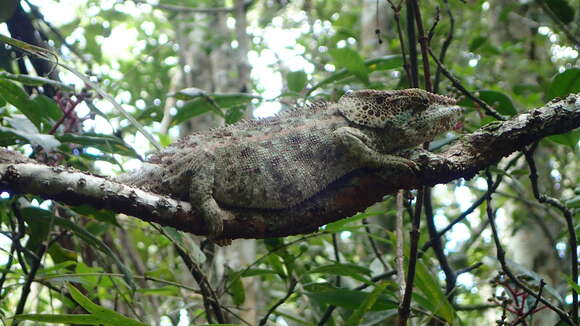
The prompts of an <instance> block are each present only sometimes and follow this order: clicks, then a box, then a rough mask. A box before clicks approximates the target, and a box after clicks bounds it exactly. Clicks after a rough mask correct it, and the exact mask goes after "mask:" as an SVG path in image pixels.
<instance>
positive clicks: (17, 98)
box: [0, 78, 43, 130]
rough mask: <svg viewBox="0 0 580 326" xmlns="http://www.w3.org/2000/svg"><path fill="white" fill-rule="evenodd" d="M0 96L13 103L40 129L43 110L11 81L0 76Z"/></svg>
mask: <svg viewBox="0 0 580 326" xmlns="http://www.w3.org/2000/svg"><path fill="white" fill-rule="evenodd" d="M0 97H2V98H3V99H4V100H5V101H6V102H8V103H10V104H12V105H14V107H16V108H17V109H18V110H19V111H20V112H22V113H23V114H24V115H25V116H26V117H27V118H28V119H29V120H30V121H32V123H34V125H35V126H36V127H37V128H38V129H39V130H40V129H41V121H42V118H41V117H42V115H43V112H42V111H41V110H39V107H38V106H37V105H36V104H35V103H34V102H33V101H32V100H30V98H29V97H28V94H26V92H25V91H24V90H23V89H22V88H20V87H19V86H18V85H16V84H14V83H13V82H11V81H8V80H6V79H2V78H0Z"/></svg>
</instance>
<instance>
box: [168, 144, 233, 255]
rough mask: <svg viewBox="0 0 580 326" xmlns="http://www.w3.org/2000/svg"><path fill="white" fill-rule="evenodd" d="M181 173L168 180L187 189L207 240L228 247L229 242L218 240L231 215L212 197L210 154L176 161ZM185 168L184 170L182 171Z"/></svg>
mask: <svg viewBox="0 0 580 326" xmlns="http://www.w3.org/2000/svg"><path fill="white" fill-rule="evenodd" d="M174 164H178V165H181V171H182V172H181V173H179V174H178V175H176V176H171V177H169V178H172V179H176V180H180V181H182V182H184V183H183V186H184V187H187V188H186V189H187V191H188V199H189V202H190V203H191V205H192V207H193V208H195V209H196V210H197V212H198V213H199V214H200V215H201V218H202V219H203V220H204V222H205V224H206V225H207V230H208V238H209V239H210V240H211V241H213V242H215V243H217V244H218V245H228V244H229V243H231V240H227V239H219V238H220V236H221V235H222V234H223V229H224V219H226V218H228V217H230V215H231V213H229V212H227V211H225V210H223V209H222V208H221V207H220V206H219V204H218V203H217V202H216V200H215V199H214V197H213V188H214V176H215V175H214V173H215V167H214V161H213V157H212V156H211V155H210V154H206V155H200V154H199V153H198V154H196V155H195V156H190V157H188V158H187V159H186V160H177V161H176V162H175V163H174ZM184 167H185V169H184Z"/></svg>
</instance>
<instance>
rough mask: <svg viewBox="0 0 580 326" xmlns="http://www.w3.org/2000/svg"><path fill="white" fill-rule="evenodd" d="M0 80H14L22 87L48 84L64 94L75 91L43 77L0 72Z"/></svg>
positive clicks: (70, 87)
mask: <svg viewBox="0 0 580 326" xmlns="http://www.w3.org/2000/svg"><path fill="white" fill-rule="evenodd" d="M0 78H4V79H10V80H14V81H17V82H20V83H22V84H24V85H29V86H42V85H46V84H48V85H52V86H55V87H57V88H60V89H62V90H63V91H66V92H73V91H74V90H75V89H74V87H72V86H69V85H65V84H63V83H61V82H59V81H56V80H52V79H48V78H44V77H37V76H30V75H17V74H11V73H9V72H6V71H1V72H0Z"/></svg>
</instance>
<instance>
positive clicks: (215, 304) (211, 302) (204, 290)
mask: <svg viewBox="0 0 580 326" xmlns="http://www.w3.org/2000/svg"><path fill="white" fill-rule="evenodd" d="M174 248H175V250H176V251H177V254H179V256H180V257H181V259H182V260H183V262H184V263H185V266H187V270H188V271H189V272H190V273H191V276H193V278H194V279H195V281H196V282H197V284H198V285H199V289H200V292H201V294H202V297H203V305H204V307H205V311H206V317H207V321H208V322H210V323H212V320H213V316H212V312H213V315H215V318H216V319H217V321H218V323H220V324H224V323H226V318H225V316H224V314H223V312H222V309H221V306H220V304H219V300H218V297H217V295H216V293H215V291H214V290H213V288H212V287H211V284H210V283H209V281H208V279H207V277H206V276H205V274H203V272H202V271H201V268H200V267H199V265H198V264H197V263H196V262H195V261H194V260H193V259H192V258H191V257H190V256H189V254H188V253H187V252H186V251H185V250H184V249H183V248H181V247H180V246H178V245H176V244H174Z"/></svg>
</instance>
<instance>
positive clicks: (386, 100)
mask: <svg viewBox="0 0 580 326" xmlns="http://www.w3.org/2000/svg"><path fill="white" fill-rule="evenodd" d="M455 104H456V100H455V99H453V98H450V97H446V96H442V95H436V94H432V93H429V92H427V91H424V90H421V89H404V90H360V91H351V92H347V93H346V94H345V95H343V96H342V97H341V98H340V99H339V101H338V102H337V103H330V102H326V101H316V102H314V103H313V104H311V105H309V106H306V107H303V108H296V109H292V110H289V111H287V112H284V113H282V114H279V115H278V116H275V117H271V118H265V119H261V120H256V121H243V122H240V123H237V124H234V125H230V126H225V127H221V128H217V129H213V130H210V131H208V132H205V133H199V134H193V135H190V136H187V137H184V138H182V139H180V140H178V141H177V142H175V143H174V144H172V145H170V146H169V147H167V148H166V149H164V150H162V151H160V152H158V153H156V154H154V155H152V156H151V157H150V159H149V160H148V163H145V164H144V165H143V167H142V168H141V169H140V170H137V171H136V172H133V173H129V174H125V175H121V176H120V177H119V178H118V179H117V180H118V181H120V182H123V183H125V184H128V185H132V186H136V187H140V188H143V189H145V190H149V191H152V192H155V193H159V194H164V195H169V196H171V197H174V198H179V199H182V200H188V201H189V202H190V203H191V204H192V206H194V207H196V208H197V209H198V210H199V212H200V214H201V215H202V217H203V219H204V221H205V222H206V224H207V227H208V231H209V237H210V238H211V239H219V238H220V235H221V233H222V231H223V220H224V219H228V218H231V217H232V214H231V213H230V212H229V211H228V210H227V209H228V208H236V207H239V208H257V209H270V210H273V209H285V208H290V207H293V206H295V205H299V204H300V203H301V202H303V201H305V200H306V199H309V198H312V197H313V196H315V195H316V194H317V193H319V192H321V191H322V190H324V189H326V188H327V187H328V186H329V185H330V184H331V183H333V182H334V181H336V180H338V179H340V178H342V177H344V176H345V175H347V174H348V173H350V172H352V171H354V170H357V169H361V168H371V169H380V170H385V171H387V172H389V171H393V170H395V171H396V170H401V169H405V170H413V171H416V170H417V166H416V165H415V163H414V162H413V161H410V160H407V159H404V158H401V157H399V156H395V155H392V153H394V152H396V151H398V150H402V149H406V148H410V147H414V146H416V145H419V144H421V143H424V142H427V141H430V140H432V139H433V138H434V137H436V136H437V135H439V134H440V133H442V132H445V131H448V130H450V129H452V128H453V127H454V126H455V125H456V124H457V122H458V120H459V119H460V116H461V112H462V109H461V108H460V107H458V106H456V105H455Z"/></svg>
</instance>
